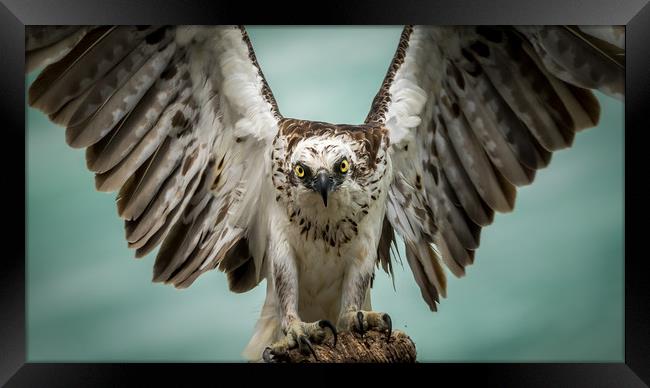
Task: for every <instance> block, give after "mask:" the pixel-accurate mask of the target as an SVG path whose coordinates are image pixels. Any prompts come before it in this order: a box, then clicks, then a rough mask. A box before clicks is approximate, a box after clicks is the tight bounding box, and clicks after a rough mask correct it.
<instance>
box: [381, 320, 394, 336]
mask: <svg viewBox="0 0 650 388" xmlns="http://www.w3.org/2000/svg"><path fill="white" fill-rule="evenodd" d="M381 319H383V320H384V323H386V326H388V336H387V337H386V342H388V341H390V336H391V334H392V333H393V321H392V320H391V319H390V315H388V314H385V313H384V316H383V317H381Z"/></svg>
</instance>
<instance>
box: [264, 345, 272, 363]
mask: <svg viewBox="0 0 650 388" xmlns="http://www.w3.org/2000/svg"><path fill="white" fill-rule="evenodd" d="M262 359H263V360H264V362H267V363H270V362H273V358H271V348H270V347H268V346H267V347H266V348H265V349H264V353H262Z"/></svg>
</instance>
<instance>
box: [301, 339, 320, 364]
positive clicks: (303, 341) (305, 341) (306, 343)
mask: <svg viewBox="0 0 650 388" xmlns="http://www.w3.org/2000/svg"><path fill="white" fill-rule="evenodd" d="M298 346H299V347H300V352H301V353H303V352H304V348H305V347H307V348H308V349H309V351H310V352H311V354H312V355H313V356H314V358H315V359H316V361H318V356H316V352H315V351H314V347H313V346H312V345H311V341H309V338H307V337H305V336H304V335H301V336H299V337H298Z"/></svg>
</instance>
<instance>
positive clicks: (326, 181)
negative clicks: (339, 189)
mask: <svg viewBox="0 0 650 388" xmlns="http://www.w3.org/2000/svg"><path fill="white" fill-rule="evenodd" d="M332 186H333V182H332V180H331V179H330V177H329V175H328V174H327V173H326V172H324V171H321V172H319V173H318V175H317V176H316V181H315V182H314V191H316V192H317V193H320V195H321V197H323V204H324V205H325V207H327V195H328V194H329V192H330V191H331V189H332Z"/></svg>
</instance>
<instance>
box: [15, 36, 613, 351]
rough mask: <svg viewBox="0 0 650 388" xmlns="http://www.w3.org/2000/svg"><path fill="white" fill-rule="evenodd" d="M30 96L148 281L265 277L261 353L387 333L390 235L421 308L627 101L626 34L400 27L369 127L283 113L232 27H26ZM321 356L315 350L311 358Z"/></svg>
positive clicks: (248, 284)
mask: <svg viewBox="0 0 650 388" xmlns="http://www.w3.org/2000/svg"><path fill="white" fill-rule="evenodd" d="M25 43H26V50H27V52H26V66H27V71H31V70H34V69H39V68H42V67H44V66H45V68H44V69H43V70H42V72H41V73H40V75H39V76H38V78H37V79H36V81H35V82H34V83H33V84H32V86H31V88H30V90H29V96H28V102H29V104H30V105H31V106H34V107H36V108H38V109H40V110H41V111H43V112H44V113H45V114H47V115H48V116H49V118H50V119H51V120H52V121H53V122H55V123H57V124H59V125H62V126H65V127H66V141H67V142H68V144H69V145H70V146H72V147H75V148H85V149H86V161H87V167H88V169H90V170H91V171H93V172H95V173H96V178H95V184H96V188H97V189H98V190H100V191H117V192H118V196H117V208H118V214H119V216H120V217H121V218H123V219H124V220H125V230H126V239H127V241H128V244H129V247H131V248H134V249H136V256H138V257H141V256H144V255H146V254H147V253H149V252H151V251H152V250H154V249H155V248H156V247H158V246H160V249H159V250H158V254H157V256H156V261H155V265H154V274H153V280H154V281H156V282H164V283H168V284H172V285H174V286H176V287H179V288H184V287H188V286H190V285H191V284H192V283H193V282H194V280H195V279H196V278H197V277H198V276H200V275H201V274H202V273H204V272H206V271H209V270H212V269H215V268H218V269H220V270H221V271H223V272H225V273H226V274H227V277H228V284H229V287H230V289H231V290H232V291H234V292H245V291H248V290H250V289H252V288H253V287H255V286H256V285H257V284H259V283H260V282H261V280H262V279H267V295H266V300H265V303H264V306H263V308H262V313H261V317H260V319H259V321H258V323H257V326H256V328H255V332H254V334H253V337H252V339H251V340H250V343H249V345H248V346H247V348H246V350H245V355H246V357H248V358H249V359H252V360H258V359H264V360H267V361H269V360H272V359H275V358H281V357H282V356H283V355H284V354H286V351H287V350H288V349H290V348H293V347H299V348H300V349H301V350H303V351H310V350H311V349H312V342H320V341H322V340H323V339H324V338H326V337H327V335H328V334H327V333H328V331H331V332H332V333H333V334H334V344H335V342H336V332H337V329H336V328H339V329H343V330H347V329H351V330H356V331H362V332H363V331H365V330H369V329H377V330H386V331H387V332H388V336H390V332H391V329H392V323H391V318H390V316H388V314H385V313H379V312H374V311H372V308H371V303H370V288H371V286H372V280H373V278H374V271H375V267H377V266H379V265H381V267H382V268H383V269H384V270H385V271H387V272H392V260H393V258H394V256H393V250H392V246H393V244H394V243H395V238H396V236H399V237H401V238H402V239H403V240H404V243H405V256H406V260H407V262H408V264H409V266H410V268H411V270H412V272H413V276H414V278H415V281H416V282H417V284H418V285H419V287H420V290H421V293H422V297H423V298H424V300H425V302H426V303H427V304H428V306H429V308H430V309H431V310H436V306H437V303H439V301H440V297H441V296H442V297H444V296H445V295H446V278H445V273H444V270H443V266H446V267H447V268H448V269H449V270H450V271H451V272H452V273H453V274H454V275H455V276H463V275H464V273H465V267H466V266H468V265H470V264H471V263H473V261H474V257H475V252H476V249H477V248H478V247H479V244H480V232H481V228H482V227H484V226H487V225H489V224H490V223H491V222H492V220H493V218H494V213H495V212H497V211H498V212H508V211H511V210H512V209H513V207H514V203H515V195H516V188H517V187H520V186H523V185H527V184H530V183H532V181H533V180H534V177H535V172H536V171H537V170H538V169H540V168H543V167H546V166H547V165H548V164H549V162H550V158H551V154H552V152H553V151H556V150H559V149H563V148H568V147H570V146H571V144H572V141H573V138H574V136H575V133H576V132H577V131H579V130H581V129H584V128H589V127H593V126H595V125H596V124H597V123H598V119H599V114H600V107H599V104H598V102H597V100H596V99H595V97H594V96H593V94H592V93H591V91H590V89H598V90H600V91H602V92H604V93H606V94H609V95H611V96H614V97H618V98H622V97H623V94H624V90H623V85H624V72H623V71H624V62H625V61H624V58H625V56H624V54H625V51H624V29H623V28H622V27H581V26H532V27H531V26H516V27H487V26H480V27H429V26H407V27H405V28H404V31H403V33H402V36H401V38H400V42H399V45H398V48H397V51H396V53H395V56H394V58H393V60H392V62H391V64H390V66H389V70H388V73H387V75H386V77H385V79H384V82H383V83H382V85H381V88H380V90H379V92H378V93H377V96H376V97H375V99H374V101H373V102H372V105H371V110H370V112H369V114H368V116H367V118H366V120H365V122H364V123H363V124H359V125H347V124H346V125H343V124H331V123H325V122H314V121H307V120H300V119H295V118H286V117H284V116H282V115H281V113H280V110H279V109H278V106H277V103H276V101H275V99H274V97H273V94H272V93H271V89H270V88H269V85H268V84H267V83H266V81H265V79H264V75H263V73H262V70H261V69H260V67H259V65H258V63H257V60H256V58H255V54H254V52H253V48H252V45H251V42H250V40H249V39H248V36H247V34H246V31H245V29H244V28H243V27H229V26H228V27H225V26H223V27H222V26H219V27H217V26H201V27H199V26H186V27H185V26H179V27H169V26H83V27H81V26H79V27H74V26H65V27H61V26H30V27H28V28H27V30H26V42H25ZM311 351H312V352H313V350H311Z"/></svg>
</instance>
